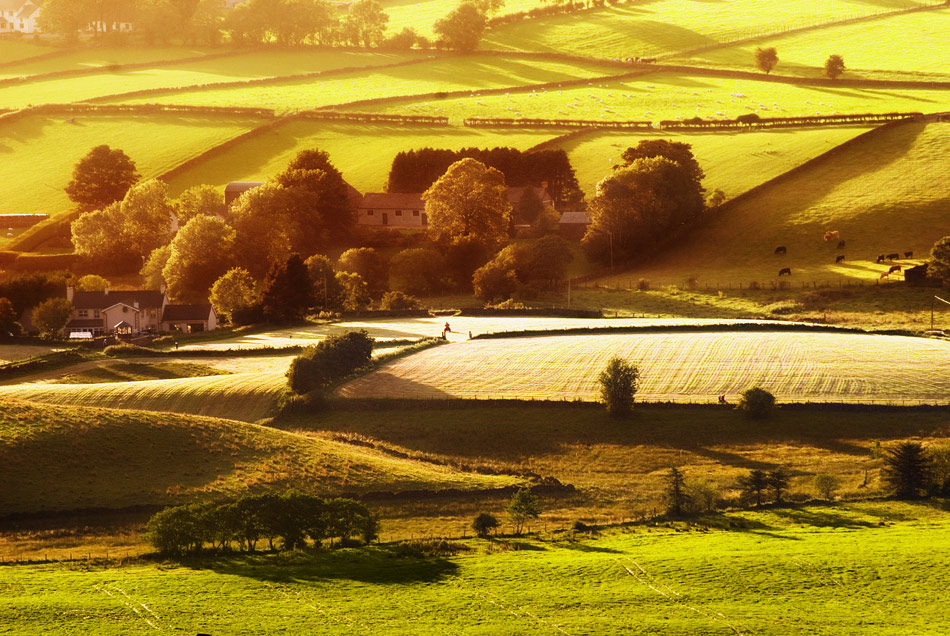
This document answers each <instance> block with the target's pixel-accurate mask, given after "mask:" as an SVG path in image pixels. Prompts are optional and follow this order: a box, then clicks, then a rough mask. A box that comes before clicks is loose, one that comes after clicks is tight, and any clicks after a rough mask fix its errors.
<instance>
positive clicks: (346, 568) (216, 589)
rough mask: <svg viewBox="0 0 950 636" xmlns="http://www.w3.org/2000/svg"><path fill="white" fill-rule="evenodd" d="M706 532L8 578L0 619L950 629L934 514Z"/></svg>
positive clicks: (379, 630) (306, 626)
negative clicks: (446, 552) (450, 551)
mask: <svg viewBox="0 0 950 636" xmlns="http://www.w3.org/2000/svg"><path fill="white" fill-rule="evenodd" d="M711 523H713V524H715V525H716V526H721V527H723V528H726V529H717V528H714V529H712V530H707V531H701V530H699V529H693V530H692V531H690V530H688V529H687V528H685V526H683V525H680V526H679V527H678V528H677V530H679V531H676V532H674V531H673V530H671V529H668V528H652V529H648V528H636V529H631V530H629V531H626V532H625V531H621V530H611V531H606V532H604V533H598V534H595V535H594V536H593V537H590V536H587V535H584V534H580V533H579V534H578V535H577V537H576V539H575V540H568V539H567V537H566V536H565V535H558V536H556V537H549V538H548V539H547V540H538V539H522V540H513V541H505V542H499V543H498V544H493V545H495V547H494V550H490V548H489V544H488V542H485V541H468V542H466V543H467V544H468V546H469V548H470V549H469V550H468V551H465V552H462V553H461V554H455V555H446V556H431V557H428V558H419V557H415V556H409V555H406V554H405V552H410V554H411V551H400V550H399V549H398V548H395V547H389V546H378V547H371V548H366V549H363V550H345V551H340V552H329V553H328V552H320V553H316V554H313V555H310V554H295V555H289V556H288V555H279V556H278V555H273V556H260V555H258V556H248V557H245V556H241V557H230V558H217V559H205V560H199V561H191V562H189V563H187V564H182V565H179V566H176V565H173V564H170V563H164V562H163V563H151V562H145V561H141V562H135V563H131V564H125V565H123V566H121V567H115V568H107V567H100V566H95V565H93V566H87V565H71V564H35V565H24V566H14V567H8V568H5V572H4V574H5V578H4V581H5V583H6V588H7V592H6V593H5V594H4V595H3V596H2V597H0V614H2V615H4V616H12V617H15V619H16V621H17V627H21V626H22V627H23V628H24V630H23V631H24V632H27V631H28V632H32V633H51V632H62V631H69V632H70V633H76V634H96V635H102V636H118V635H125V634H128V633H130V632H140V633H150V632H184V633H195V632H204V633H211V634H221V633H223V634H235V635H238V634H249V635H250V634H263V633H299V632H301V631H306V632H311V633H320V634H353V633H364V634H370V633H372V634H384V635H388V634H394V635H395V634H406V633H409V632H411V633H413V634H420V635H429V634H445V633H447V632H451V633H452V634H460V635H465V636H476V635H480V634H501V633H506V634H531V635H534V634H538V635H541V634H554V633H557V634H570V635H576V634H610V635H619V634H629V633H635V632H642V633H646V634H671V635H672V634H675V635H685V634H757V635H760V636H773V635H775V636H778V635H785V634H789V633H796V634H798V633H801V634H805V633H828V634H845V633H846V634H851V635H854V636H902V635H905V634H930V633H936V632H938V631H939V627H938V628H937V629H935V626H939V625H945V624H947V622H948V621H950V609H948V606H947V604H946V603H945V602H944V601H943V597H942V595H941V594H940V593H939V590H941V589H943V588H945V587H946V586H947V584H948V582H950V575H948V573H947V572H948V565H950V559H948V557H947V553H948V550H950V532H948V530H950V516H948V514H947V513H946V512H945V511H943V510H941V509H940V508H939V507H938V506H928V505H927V504H907V503H899V502H874V503H867V504H862V503H849V504H842V505H837V506H817V505H810V506H800V507H792V508H778V509H774V510H765V511H758V512H754V511H748V512H733V513H728V514H725V515H722V516H718V517H714V518H713V519H712V520H711ZM684 530H685V531H684ZM384 531H385V530H384ZM505 547H507V548H508V549H505ZM401 552H402V553H403V556H401V557H400V556H399V555H400V553H401ZM895 608H900V611H895ZM78 616H81V617H82V619H81V620H80V619H78V618H77V617H78Z"/></svg>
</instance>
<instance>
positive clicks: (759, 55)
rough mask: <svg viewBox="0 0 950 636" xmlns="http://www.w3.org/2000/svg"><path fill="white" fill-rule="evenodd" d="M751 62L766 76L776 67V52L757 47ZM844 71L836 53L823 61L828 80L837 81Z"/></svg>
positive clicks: (773, 49)
mask: <svg viewBox="0 0 950 636" xmlns="http://www.w3.org/2000/svg"><path fill="white" fill-rule="evenodd" d="M752 60H753V63H754V64H755V68H757V69H759V70H760V71H762V72H763V73H765V74H766V75H768V74H769V73H771V72H772V70H773V69H774V68H775V67H776V65H778V61H779V60H778V51H777V50H776V49H775V47H774V46H768V47H765V48H762V47H760V46H757V47H755V52H754V53H753V55H752ZM846 70H847V68H845V65H844V58H843V57H842V56H840V55H838V54H837V53H832V54H831V55H829V56H828V59H826V60H825V65H824V74H825V77H827V78H828V79H838V77H840V76H841V74H842V73H844V72H845V71H846Z"/></svg>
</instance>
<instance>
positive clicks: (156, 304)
mask: <svg viewBox="0 0 950 636" xmlns="http://www.w3.org/2000/svg"><path fill="white" fill-rule="evenodd" d="M164 300H165V294H164V293H163V292H160V291H137V290H136V291H110V292H94V291H76V292H73V307H75V308H76V309H100V310H102V309H106V308H108V307H112V306H114V305H118V304H120V303H122V304H125V305H128V306H129V307H135V303H136V302H138V304H139V309H149V308H156V309H157V308H160V307H161V306H162V303H163V302H164Z"/></svg>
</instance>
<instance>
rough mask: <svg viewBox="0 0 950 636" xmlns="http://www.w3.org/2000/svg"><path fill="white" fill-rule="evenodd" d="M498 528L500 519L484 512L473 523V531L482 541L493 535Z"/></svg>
mask: <svg viewBox="0 0 950 636" xmlns="http://www.w3.org/2000/svg"><path fill="white" fill-rule="evenodd" d="M497 527H498V519H496V518H495V517H494V516H493V515H490V514H488V513H487V512H483V513H482V514H480V515H478V516H477V517H475V520H474V521H473V522H472V529H473V530H475V534H477V535H478V536H479V537H481V538H482V539H487V538H488V535H490V534H491V533H493V532H494V531H495V529H496V528H497Z"/></svg>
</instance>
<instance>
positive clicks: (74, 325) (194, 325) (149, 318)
mask: <svg viewBox="0 0 950 636" xmlns="http://www.w3.org/2000/svg"><path fill="white" fill-rule="evenodd" d="M66 300H68V301H69V302H71V303H72V305H73V313H72V314H71V315H70V317H69V322H67V323H66V327H65V330H64V331H65V332H66V336H67V337H69V336H72V335H73V334H91V335H93V336H102V335H108V334H118V335H126V334H136V333H143V332H153V333H154V332H158V331H176V330H180V331H187V332H194V331H210V330H213V329H215V328H217V326H218V319H217V315H216V314H215V312H214V309H213V308H212V307H211V305H207V304H206V305H172V304H169V302H168V296H167V295H166V294H165V291H164V290H159V291H152V290H144V291H143V290H133V291H110V290H109V289H108V288H107V289H106V290H105V291H78V290H76V289H74V288H73V287H67V288H66Z"/></svg>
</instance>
